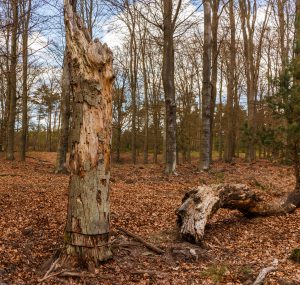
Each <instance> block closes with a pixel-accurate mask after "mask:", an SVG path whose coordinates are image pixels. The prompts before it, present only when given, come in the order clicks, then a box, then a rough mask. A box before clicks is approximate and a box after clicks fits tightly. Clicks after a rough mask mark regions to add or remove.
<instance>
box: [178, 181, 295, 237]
mask: <svg viewBox="0 0 300 285" xmlns="http://www.w3.org/2000/svg"><path fill="white" fill-rule="evenodd" d="M220 208H226V209H232V210H239V211H240V212H242V213H243V214H244V215H245V216H246V217H255V216H271V215H277V214H283V213H288V212H292V211H293V210H295V208H296V206H295V205H294V204H292V203H289V202H284V203H282V204H276V203H274V204H272V203H267V202H265V201H264V200H263V199H262V198H261V197H260V196H259V195H258V194H257V193H255V192H254V191H252V190H251V189H250V188H249V187H248V186H247V185H244V184H220V185H210V186H206V185H205V186H200V187H198V188H196V189H194V190H191V191H189V192H188V193H186V194H185V196H184V198H183V200H182V205H181V206H180V207H179V208H178V209H177V211H176V214H177V217H178V219H177V223H178V225H179V227H180V233H181V235H182V237H183V238H184V239H186V240H188V241H192V242H200V241H201V240H202V238H203V236H204V230H205V226H206V224H207V222H208V220H209V219H210V218H211V217H212V216H213V215H214V214H215V213H216V211H217V210H218V209H220Z"/></svg>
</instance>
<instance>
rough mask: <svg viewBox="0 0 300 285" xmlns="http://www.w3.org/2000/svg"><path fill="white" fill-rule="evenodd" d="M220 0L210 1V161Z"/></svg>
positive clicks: (215, 92)
mask: <svg viewBox="0 0 300 285" xmlns="http://www.w3.org/2000/svg"><path fill="white" fill-rule="evenodd" d="M219 5H220V0H214V1H212V8H213V12H212V22H211V29H212V44H211V57H212V66H211V101H210V113H211V120H210V151H209V152H210V153H209V159H210V160H211V161H212V151H213V128H214V112H215V106H216V98H217V80H218V53H219V51H218V27H219V15H218V10H219Z"/></svg>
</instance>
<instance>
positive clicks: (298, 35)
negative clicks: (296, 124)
mask: <svg viewBox="0 0 300 285" xmlns="http://www.w3.org/2000/svg"><path fill="white" fill-rule="evenodd" d="M294 50H295V59H294V66H293V67H294V85H295V87H296V88H298V89H297V90H299V88H300V0H296V17H295V49H294ZM298 92H299V91H298ZM290 125H291V123H290ZM292 157H293V160H294V161H293V163H294V175H295V178H296V185H295V190H294V191H293V192H292V193H290V195H289V197H288V201H290V202H291V203H294V204H295V205H296V206H297V207H300V160H299V139H298V138H297V136H296V135H294V136H293V147H292Z"/></svg>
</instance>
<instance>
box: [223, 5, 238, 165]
mask: <svg viewBox="0 0 300 285" xmlns="http://www.w3.org/2000/svg"><path fill="white" fill-rule="evenodd" d="M233 4H234V3H233V0H231V1H230V2H229V18H230V48H229V53H230V60H229V61H228V62H227V74H228V76H227V104H226V113H227V125H226V142H225V152H224V159H225V161H226V162H231V161H232V158H233V156H234V148H233V147H234V133H233V132H234V129H233V126H234V113H233V98H234V96H235V95H234V93H235V90H234V77H235V65H236V64H235V62H236V59H235V56H236V51H235V33H236V32H235V19H234V6H233Z"/></svg>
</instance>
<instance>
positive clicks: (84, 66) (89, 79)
mask: <svg viewBox="0 0 300 285" xmlns="http://www.w3.org/2000/svg"><path fill="white" fill-rule="evenodd" d="M64 9H65V10H64V13H65V14H64V15H65V26H66V44H67V57H68V62H69V65H70V66H69V70H70V79H71V93H72V94H71V95H72V98H73V100H72V101H73V118H72V125H71V146H72V147H71V154H70V170H71V179H70V184H69V190H70V193H69V203H68V215H67V225H66V230H65V243H66V250H67V253H68V254H69V255H74V256H77V257H80V258H81V259H82V260H84V261H87V260H91V261H92V263H96V264H97V262H99V261H102V260H106V259H108V258H110V257H111V251H110V248H109V243H108V233H109V178H110V149H111V134H112V124H111V123H112V82H113V78H114V75H113V70H112V52H111V51H110V49H109V48H108V47H107V45H106V44H104V45H102V44H101V43H100V41H99V40H98V39H95V40H94V41H92V40H91V37H90V35H89V33H88V30H87V29H86V28H85V27H84V25H83V22H82V20H81V18H80V17H79V16H78V15H77V14H76V13H75V12H74V10H73V7H72V6H71V5H70V3H69V0H65V1H64Z"/></svg>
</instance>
